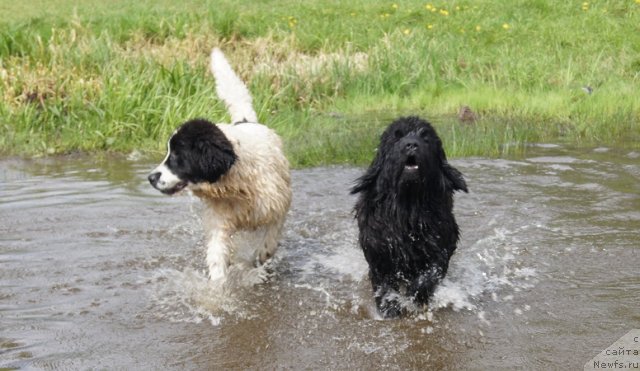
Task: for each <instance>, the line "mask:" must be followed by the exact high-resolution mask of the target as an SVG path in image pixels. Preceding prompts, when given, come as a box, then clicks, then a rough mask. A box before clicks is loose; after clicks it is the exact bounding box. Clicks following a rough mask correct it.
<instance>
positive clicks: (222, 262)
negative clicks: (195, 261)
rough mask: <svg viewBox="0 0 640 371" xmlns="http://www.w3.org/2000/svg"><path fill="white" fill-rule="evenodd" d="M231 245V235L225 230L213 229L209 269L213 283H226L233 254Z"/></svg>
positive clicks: (209, 247) (210, 239)
mask: <svg viewBox="0 0 640 371" xmlns="http://www.w3.org/2000/svg"><path fill="white" fill-rule="evenodd" d="M229 243H230V241H229V234H228V232H227V231H226V230H225V229H223V228H220V229H213V230H211V231H210V232H209V242H208V243H207V267H208V268H209V278H210V279H211V280H212V281H215V280H221V281H224V280H225V279H226V277H227V271H228V270H229V264H230V254H231V248H230V246H229Z"/></svg>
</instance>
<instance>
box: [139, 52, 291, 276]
mask: <svg viewBox="0 0 640 371" xmlns="http://www.w3.org/2000/svg"><path fill="white" fill-rule="evenodd" d="M211 58H212V61H211V69H212V71H213V74H214V75H215V77H216V91H217V93H218V96H219V97H220V98H221V99H222V100H223V101H224V103H225V104H226V106H227V108H228V109H229V111H230V113H231V117H232V120H233V121H234V122H235V123H234V124H213V123H211V122H209V121H207V120H204V119H195V120H190V121H187V122H185V123H184V124H182V125H181V126H180V128H179V129H178V130H177V131H176V132H175V133H174V134H173V135H172V137H171V138H170V140H169V143H168V153H167V157H166V158H165V160H164V161H163V162H162V163H161V164H160V165H159V166H158V167H157V168H156V169H155V170H154V171H153V172H152V173H151V174H150V175H149V181H150V182H151V184H152V185H153V186H154V187H155V188H157V189H158V190H160V191H162V192H163V193H166V194H174V193H177V192H180V191H181V190H182V189H188V190H190V191H192V192H193V194H195V195H196V196H198V197H199V198H200V199H201V200H202V201H203V202H204V204H205V205H206V207H205V211H204V217H203V220H204V223H203V224H204V228H205V232H206V235H207V252H206V261H207V267H208V270H209V276H210V278H211V279H212V280H223V281H224V280H225V279H226V277H227V273H228V268H229V266H230V264H231V263H232V258H233V255H234V251H235V250H236V247H237V246H236V245H237V240H238V235H239V234H240V232H243V233H244V232H250V233H251V234H253V236H254V237H256V236H257V237H258V238H257V240H258V241H261V242H259V243H258V245H257V246H255V261H256V263H257V264H262V263H264V262H265V261H266V260H267V259H269V258H270V257H271V256H273V254H274V253H275V252H276V249H277V245H278V240H279V238H280V234H281V231H282V226H283V224H284V221H285V216H286V214H287V211H288V210H289V206H290V204H291V180H290V172H289V162H288V161H287V159H286V157H285V155H284V152H283V149H282V141H281V140H280V138H279V137H278V135H277V134H276V133H275V132H274V131H273V130H271V129H269V128H268V127H266V126H264V125H262V124H259V123H256V122H255V121H256V120H257V116H256V114H255V112H254V110H253V107H252V105H251V104H252V103H251V96H250V95H249V92H248V90H247V89H246V86H245V85H244V83H243V82H242V81H241V80H240V79H239V78H238V77H237V75H236V74H235V73H234V72H233V70H232V69H231V67H230V65H229V64H228V62H227V60H226V59H225V58H224V55H223V54H222V52H221V51H220V50H218V49H214V51H213V52H212V55H211ZM234 237H235V240H234ZM264 278H266V277H260V279H264Z"/></svg>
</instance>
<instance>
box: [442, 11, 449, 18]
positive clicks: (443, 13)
mask: <svg viewBox="0 0 640 371" xmlns="http://www.w3.org/2000/svg"><path fill="white" fill-rule="evenodd" d="M440 14H442V15H443V16H445V17H446V16H448V15H449V12H448V11H446V10H444V9H440Z"/></svg>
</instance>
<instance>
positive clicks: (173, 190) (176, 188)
mask: <svg viewBox="0 0 640 371" xmlns="http://www.w3.org/2000/svg"><path fill="white" fill-rule="evenodd" d="M186 186H187V182H184V181H182V182H179V183H178V184H176V185H175V186H174V187H173V188H169V189H161V190H160V192H162V193H164V194H166V195H174V194H176V193H178V192H180V191H182V190H183V189H184V188H185V187H186Z"/></svg>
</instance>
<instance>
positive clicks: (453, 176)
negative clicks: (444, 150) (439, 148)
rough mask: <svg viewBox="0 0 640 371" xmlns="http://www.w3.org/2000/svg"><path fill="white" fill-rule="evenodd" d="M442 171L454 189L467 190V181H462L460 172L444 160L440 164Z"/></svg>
mask: <svg viewBox="0 0 640 371" xmlns="http://www.w3.org/2000/svg"><path fill="white" fill-rule="evenodd" d="M442 173H443V174H444V177H445V178H446V180H447V182H449V184H450V185H451V187H452V188H453V190H454V191H464V192H467V193H468V192H469V190H468V189H467V182H465V181H464V177H463V176H462V173H461V172H460V171H458V169H456V168H455V167H453V166H451V165H449V162H447V161H444V162H443V164H442Z"/></svg>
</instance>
